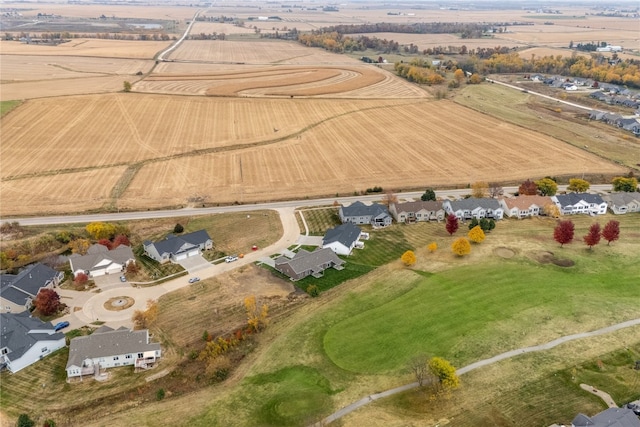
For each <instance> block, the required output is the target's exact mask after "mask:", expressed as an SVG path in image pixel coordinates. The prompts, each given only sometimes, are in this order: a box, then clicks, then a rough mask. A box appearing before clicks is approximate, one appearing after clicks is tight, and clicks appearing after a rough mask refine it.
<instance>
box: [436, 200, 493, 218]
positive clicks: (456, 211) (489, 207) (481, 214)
mask: <svg viewBox="0 0 640 427" xmlns="http://www.w3.org/2000/svg"><path fill="white" fill-rule="evenodd" d="M442 206H443V208H444V210H445V211H446V212H447V214H448V215H455V216H456V217H458V219H459V220H462V221H465V220H468V219H473V218H475V219H482V218H491V219H494V220H496V221H497V220H500V219H502V217H503V215H504V209H503V208H502V206H500V202H498V200H496V199H490V198H481V199H477V198H475V197H469V198H468V199H461V200H454V201H450V200H445V201H444V202H443V204H442Z"/></svg>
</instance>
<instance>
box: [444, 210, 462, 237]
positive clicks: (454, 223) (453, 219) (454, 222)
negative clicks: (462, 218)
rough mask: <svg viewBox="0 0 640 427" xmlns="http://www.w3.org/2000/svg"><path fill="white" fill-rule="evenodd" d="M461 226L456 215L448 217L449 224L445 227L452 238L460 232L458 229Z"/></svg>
mask: <svg viewBox="0 0 640 427" xmlns="http://www.w3.org/2000/svg"><path fill="white" fill-rule="evenodd" d="M459 226H460V224H459V223H458V217H457V216H455V215H454V214H450V215H447V223H446V225H445V227H446V229H447V232H448V233H449V235H450V236H453V233H455V232H456V231H458V227H459Z"/></svg>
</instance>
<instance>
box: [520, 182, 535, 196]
mask: <svg viewBox="0 0 640 427" xmlns="http://www.w3.org/2000/svg"><path fill="white" fill-rule="evenodd" d="M518 194H520V195H521V196H535V195H536V194H538V186H537V185H536V183H535V182H533V181H531V180H530V179H528V180H526V181H525V182H523V183H522V184H520V187H518Z"/></svg>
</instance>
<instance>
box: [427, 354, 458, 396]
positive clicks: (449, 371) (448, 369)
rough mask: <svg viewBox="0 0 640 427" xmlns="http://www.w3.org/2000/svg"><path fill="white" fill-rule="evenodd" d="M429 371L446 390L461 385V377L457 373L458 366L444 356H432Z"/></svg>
mask: <svg viewBox="0 0 640 427" xmlns="http://www.w3.org/2000/svg"><path fill="white" fill-rule="evenodd" d="M429 372H430V373H431V374H432V375H433V376H434V377H435V378H436V379H437V381H438V383H439V384H440V386H441V387H442V388H444V389H445V390H452V389H455V388H458V387H459V386H460V377H458V374H456V368H454V367H453V365H451V363H449V361H447V360H446V359H443V358H442V357H432V358H431V359H430V360H429Z"/></svg>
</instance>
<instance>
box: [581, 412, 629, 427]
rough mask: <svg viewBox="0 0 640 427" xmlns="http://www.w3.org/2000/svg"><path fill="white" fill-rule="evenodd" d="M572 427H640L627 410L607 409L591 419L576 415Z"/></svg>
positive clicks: (583, 415)
mask: <svg viewBox="0 0 640 427" xmlns="http://www.w3.org/2000/svg"><path fill="white" fill-rule="evenodd" d="M571 426H572V427H640V418H638V416H637V415H636V414H634V413H633V411H632V410H631V409H629V408H608V409H605V410H604V411H602V412H600V413H599V414H597V415H594V416H593V417H588V416H586V415H585V414H578V415H576V417H575V418H574V419H573V421H571Z"/></svg>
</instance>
